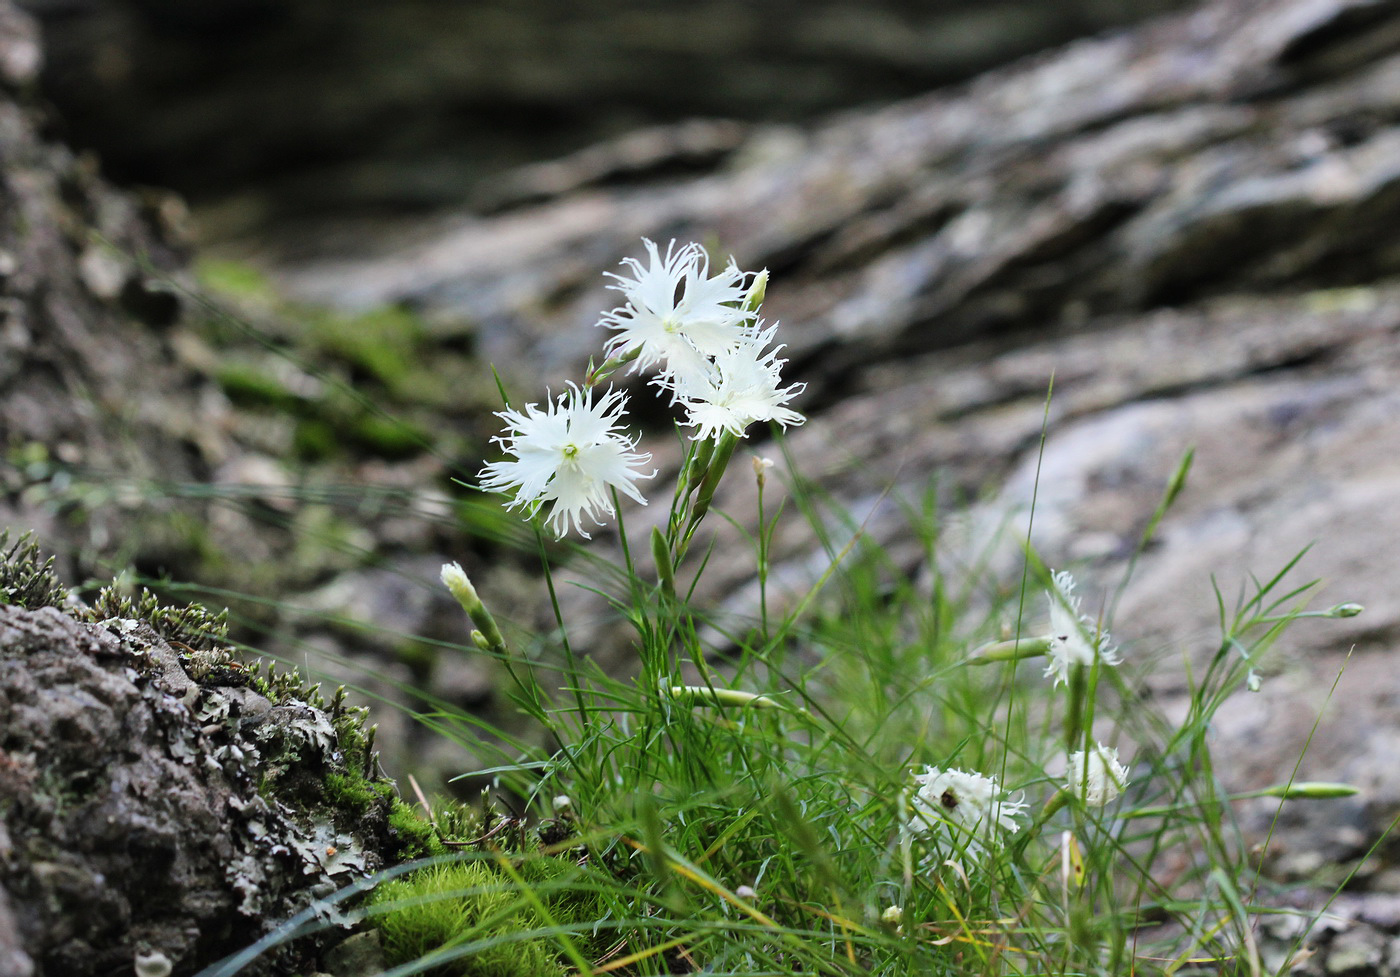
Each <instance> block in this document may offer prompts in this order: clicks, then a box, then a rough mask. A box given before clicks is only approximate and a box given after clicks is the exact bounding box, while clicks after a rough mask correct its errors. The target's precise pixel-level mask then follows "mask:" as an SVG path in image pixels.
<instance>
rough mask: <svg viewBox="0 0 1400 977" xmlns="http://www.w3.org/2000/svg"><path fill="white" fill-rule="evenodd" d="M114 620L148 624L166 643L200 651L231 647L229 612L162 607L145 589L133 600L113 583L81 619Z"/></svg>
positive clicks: (194, 606)
mask: <svg viewBox="0 0 1400 977" xmlns="http://www.w3.org/2000/svg"><path fill="white" fill-rule="evenodd" d="M112 618H134V619H136V620H138V621H145V622H146V623H147V624H149V625H150V626H151V627H153V628H155V630H156V633H158V634H159V635H160V636H161V637H162V638H164V639H165V640H166V641H178V642H180V643H181V644H184V645H188V646H189V647H190V648H192V649H195V650H197V651H215V650H220V649H225V650H226V646H227V644H228V610H227V609H224V610H222V611H220V612H219V613H217V614H216V613H214V612H213V611H211V610H209V608H207V607H205V606H204V605H202V604H186V605H184V606H183V607H180V606H177V605H174V604H162V603H161V602H160V598H159V597H158V596H157V595H156V594H154V593H152V592H151V591H149V590H147V589H146V588H144V587H142V588H141V593H140V595H139V596H137V597H131V596H129V595H127V594H125V593H123V592H122V588H121V587H120V586H119V585H118V584H117V583H116V582H115V581H114V582H113V583H112V584H110V585H108V586H106V587H103V588H102V589H101V590H99V591H98V592H97V597H96V598H95V599H94V600H93V601H92V604H91V606H90V607H89V608H87V610H86V611H85V612H84V613H83V614H82V617H81V619H83V620H87V621H107V620H111V619H112ZM225 657H227V656H225Z"/></svg>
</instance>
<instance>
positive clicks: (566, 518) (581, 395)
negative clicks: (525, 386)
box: [478, 384, 656, 539]
mask: <svg viewBox="0 0 1400 977" xmlns="http://www.w3.org/2000/svg"><path fill="white" fill-rule="evenodd" d="M625 405H626V397H625V396H624V395H623V394H622V393H621V392H620V391H616V390H609V391H608V392H607V393H606V394H604V395H603V397H602V398H601V399H600V400H598V401H596V402H595V401H594V400H593V391H592V390H586V391H585V390H580V389H579V388H578V387H576V386H574V385H573V384H570V385H569V389H568V390H567V391H565V392H564V393H562V394H560V395H559V398H558V400H557V401H556V400H552V401H550V402H548V403H547V404H546V405H545V409H544V410H540V409H539V407H538V406H537V405H535V404H527V405H526V407H525V410H524V411H523V412H521V411H516V410H509V409H507V410H503V411H499V412H498V413H497V415H496V416H497V417H500V418H501V419H502V420H504V421H505V422H506V424H507V428H506V431H505V432H504V433H503V434H501V435H500V436H499V437H497V438H495V439H494V440H496V441H498V442H499V443H500V444H501V447H503V448H504V449H505V450H506V452H507V454H512V455H514V456H515V457H514V458H508V459H506V460H504V461H498V462H492V463H491V464H489V465H487V466H486V467H485V468H483V469H482V470H481V474H480V475H479V476H478V477H479V478H480V480H481V487H482V488H483V489H486V490H487V491H493V492H504V493H508V494H509V493H513V494H514V496H515V497H514V499H512V500H511V503H510V505H509V506H508V508H511V509H514V508H516V507H517V506H519V507H523V508H524V509H526V511H528V512H529V513H530V514H531V515H534V514H535V513H536V512H538V511H539V509H540V507H541V506H542V505H543V504H544V503H546V502H549V503H553V507H552V508H551V509H550V513H549V517H548V520H547V524H548V525H549V527H550V529H551V530H553V532H554V533H555V535H556V536H559V537H560V538H562V537H563V536H564V534H565V533H567V532H568V531H569V530H570V529H571V528H572V529H576V530H577V531H578V533H579V535H581V536H583V537H584V538H585V539H587V538H588V533H587V532H586V531H585V530H584V528H583V517H584V516H587V517H588V518H589V519H591V520H593V522H594V523H596V524H597V525H599V526H601V525H603V521H602V518H601V517H602V516H605V515H612V514H613V505H612V498H611V491H610V490H612V489H617V490H618V491H619V492H621V493H622V494H623V495H626V496H627V497H628V498H631V499H635V500H636V501H638V502H641V503H643V504H645V503H646V499H645V498H643V497H642V493H641V491H640V490H639V489H638V488H637V485H636V480H637V479H639V478H651V477H652V476H653V475H655V474H656V472H654V471H653V472H650V473H643V472H641V471H640V468H639V466H641V465H644V464H646V463H647V462H648V461H649V460H650V459H651V455H650V454H646V453H639V452H635V451H633V450H632V449H633V448H634V447H635V445H636V438H635V437H634V438H628V436H627V435H625V434H623V433H622V432H621V431H620V430H618V428H617V424H618V422H619V421H620V420H621V418H622V415H623V413H625Z"/></svg>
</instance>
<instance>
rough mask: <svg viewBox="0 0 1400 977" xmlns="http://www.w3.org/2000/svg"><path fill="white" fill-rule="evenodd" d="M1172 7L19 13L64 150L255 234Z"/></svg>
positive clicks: (119, 0) (981, 63) (796, 107)
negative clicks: (256, 227) (615, 137)
mask: <svg viewBox="0 0 1400 977" xmlns="http://www.w3.org/2000/svg"><path fill="white" fill-rule="evenodd" d="M1173 5H1178V6H1179V5H1180V0H1175V2H1173V0H1137V2H1128V0H1060V2H1058V3H1056V4H1055V5H1054V6H1053V7H1049V6H1046V5H1045V4H1042V3H1037V2H1034V0H991V2H984V3H980V4H972V3H968V2H966V0H938V2H931V3H923V4H917V5H909V4H900V3H894V2H889V0H885V2H857V0H811V2H798V0H761V2H751V3H744V4H739V3H734V2H730V0H708V2H692V3H687V4H666V5H660V6H658V5H657V4H654V3H648V2H643V0H567V2H559V0H528V2H522V0H490V2H481V0H477V2H472V3H460V2H457V0H412V2H397V3H388V4H386V3H376V2H373V0H282V2H269V0H219V2H217V3H201V4H196V5H191V4H184V3H178V2H166V0H161V2H154V3H153V2H146V0H139V2H138V0H76V2H75V0H26V2H25V6H26V7H27V8H28V9H30V10H32V11H34V12H35V13H36V14H37V15H38V16H39V17H40V18H41V19H42V20H43V22H44V26H45V28H46V30H47V34H48V36H49V44H48V47H49V51H48V70H47V71H46V72H45V86H46V89H47V90H48V91H49V92H50V93H51V95H52V97H53V98H54V99H55V100H56V102H57V103H58V104H59V106H60V107H61V110H62V111H63V113H64V115H65V116H66V117H67V118H68V120H69V124H70V127H71V131H72V133H73V134H74V137H75V140H76V141H77V142H78V143H79V144H80V145H83V146H85V147H95V148H97V150H98V151H99V152H100V153H101V154H102V156H103V158H104V160H105V162H106V164H107V165H108V166H109V167H110V168H111V169H112V170H113V171H115V172H116V173H118V174H119V175H120V176H121V177H122V178H123V179H125V180H128V181H135V182H140V183H148V184H159V185H163V186H172V187H175V188H177V189H180V190H182V191H184V192H187V193H193V194H195V195H196V196H198V197H199V198H201V199H202V200H205V201H211V200H212V201H219V202H221V203H222V204H223V206H222V207H219V208H216V209H218V210H221V211H222V212H223V213H224V214H225V215H229V214H232V213H233V212H235V211H236V212H238V213H239V214H240V215H241V219H242V220H244V221H252V222H254V223H257V222H261V221H265V220H267V219H268V218H269V217H271V218H274V219H275V218H276V217H277V216H279V215H280V216H281V217H282V218H283V219H285V218H287V217H289V216H296V215H305V214H306V213H307V212H308V211H311V212H315V211H330V212H332V213H334V212H336V211H339V212H342V213H343V212H344V211H346V210H347V209H353V208H356V207H359V208H365V207H375V208H380V209H382V208H384V207H386V206H388V207H402V206H404V205H418V206H422V205H424V204H437V205H441V204H444V203H449V202H460V201H462V200H464V199H468V198H469V197H470V196H471V195H472V193H473V184H474V181H476V180H477V179H479V178H480V177H481V176H483V175H484V174H489V173H491V172H494V171H499V170H500V169H501V168H502V167H503V166H505V165H510V164H512V163H520V162H524V161H526V160H533V159H540V158H544V157H547V156H551V155H557V154H560V153H563V152H567V151H568V150H570V149H573V148H578V147H580V146H583V145H585V144H587V143H589V142H592V141H594V140H596V139H599V138H601V137H603V136H607V135H609V134H618V133H621V132H625V131H630V130H632V129H634V128H636V127H638V126H640V125H644V124H646V123H648V122H651V123H664V122H668V121H675V120H678V119H682V118H686V117H689V116H695V115H698V116H708V117H716V118H731V119H748V120H754V119H793V118H798V117H802V116H807V115H811V114H812V113H814V112H818V111H823V110H829V109H832V108H835V107H839V106H850V105H859V104H864V103H869V102H872V101H876V100H881V99H888V98H893V97H898V96H900V95H908V94H911V93H914V92H918V91H922V90H924V89H926V88H929V87H932V86H934V85H936V84H941V83H945V82H948V81H953V80H957V79H961V78H966V77H968V76H969V75H971V74H974V73H975V72H977V71H979V70H982V69H984V68H987V67H990V66H992V65H995V64H999V63H1003V62H1005V61H1007V60H1009V59H1011V58H1015V57H1018V56H1020V55H1023V54H1026V53H1028V52H1031V51H1034V50H1037V49H1040V48H1044V47H1046V46H1049V45H1053V44H1058V43H1063V42H1065V41H1067V40H1070V39H1071V38H1074V37H1077V36H1081V35H1083V34H1090V33H1093V32H1095V31H1098V30H1102V29H1104V28H1106V27H1109V26H1112V25H1115V24H1122V23H1126V22H1129V21H1131V20H1134V19H1137V18H1140V17H1142V16H1144V15H1147V14H1149V13H1152V12H1157V11H1161V10H1164V9H1168V8H1169V7H1170V6H1173ZM234 133H236V136H231V135H230V134H234ZM211 145H219V146H220V151H219V152H217V153H211V152H209V147H210V146H211ZM716 155H719V156H721V157H722V156H724V155H727V149H726V147H725V146H724V145H723V144H722V143H721V144H715V143H713V142H709V141H703V140H702V141H701V142H700V143H698V144H697V143H694V142H692V143H690V150H689V152H688V153H687V154H681V153H675V154H671V155H669V156H668V157H667V158H666V159H665V160H664V161H662V162H663V164H664V165H663V166H662V167H661V170H662V171H663V172H664V171H665V170H666V169H667V168H679V169H680V170H682V171H683V170H685V169H687V168H690V169H694V168H696V167H697V166H698V167H703V166H704V165H706V163H707V161H711V160H712V159H713V158H714V157H715V156H716ZM641 169H642V170H645V169H647V167H646V166H645V165H643V166H642V167H641ZM632 172H633V175H634V176H635V175H636V173H637V169H636V168H634V169H633V171H632ZM210 216H214V214H212V213H211V214H210Z"/></svg>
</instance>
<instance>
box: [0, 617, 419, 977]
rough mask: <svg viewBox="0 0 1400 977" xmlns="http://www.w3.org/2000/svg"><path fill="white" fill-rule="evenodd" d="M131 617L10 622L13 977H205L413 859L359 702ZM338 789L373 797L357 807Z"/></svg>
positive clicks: (1, 889)
mask: <svg viewBox="0 0 1400 977" xmlns="http://www.w3.org/2000/svg"><path fill="white" fill-rule="evenodd" d="M98 603H99V604H101V602H100V601H99V602H98ZM138 603H139V602H138ZM113 609H115V608H113ZM127 610H135V611H137V612H138V613H140V614H141V615H142V616H132V617H126V616H115V617H110V618H105V619H101V620H79V619H78V616H83V617H88V618H94V617H100V614H98V613H94V610H93V609H91V608H89V609H82V608H79V609H77V616H75V615H74V614H73V613H69V612H66V611H63V610H59V609H58V608H55V607H43V608H39V609H37V610H30V609H26V608H21V607H16V606H9V605H3V604H0V957H3V955H4V954H5V953H10V954H11V955H12V957H11V962H10V964H9V965H8V966H9V968H10V969H8V970H4V972H5V973H7V974H8V973H20V974H24V973H32V974H34V975H38V977H42V975H46V974H47V975H59V974H61V975H74V977H84V975H89V974H91V975H97V974H107V973H118V972H130V968H131V966H132V960H133V959H134V956H135V954H136V953H138V952H142V953H153V952H158V953H160V954H163V955H164V956H165V957H166V958H168V959H169V960H170V961H171V962H172V963H173V964H174V971H175V972H176V973H187V972H193V970H195V969H198V967H199V966H200V965H202V964H204V963H208V962H210V961H211V960H212V959H215V958H217V957H219V956H222V955H224V954H225V953H228V952H231V951H232V950H235V949H238V948H240V947H242V946H244V945H246V944H247V943H250V942H252V941H253V940H254V939H256V938H257V937H258V936H259V935H261V933H262V932H263V931H264V930H265V928H267V927H268V926H270V925H272V924H275V923H276V922H277V921H279V920H281V919H284V918H286V917H287V916H289V915H291V914H292V913H294V912H296V911H298V910H299V909H301V908H303V907H304V906H306V905H307V904H308V903H309V902H310V901H311V900H312V899H314V898H316V897H318V896H323V895H326V894H329V893H330V892H332V891H334V890H335V889H337V888H339V887H341V886H343V885H344V884H346V883H348V882H350V881H352V880H354V879H356V878H359V877H362V876H364V875H365V874H368V873H369V872H372V871H374V870H376V869H378V868H380V867H382V866H383V865H384V864H385V863H386V861H390V860H392V859H393V858H394V857H395V855H396V853H397V851H398V850H399V849H400V848H401V847H403V845H402V843H401V841H400V840H397V839H396V837H395V829H393V828H391V827H390V818H389V815H390V813H391V811H392V808H393V805H394V803H395V800H394V793H393V788H392V785H391V784H389V783H388V782H385V781H381V780H376V779H374V778H372V777H366V776H365V770H366V768H367V767H369V766H371V765H372V754H371V752H370V743H369V740H368V735H367V734H366V732H365V731H364V730H363V728H362V717H361V716H360V715H358V714H356V713H355V712H353V711H352V710H348V709H346V708H345V707H344V703H343V699H342V697H340V696H337V697H336V698H335V699H334V700H333V701H332V702H331V703H329V704H328V703H326V702H324V701H323V700H322V699H321V698H320V696H319V695H318V694H317V693H316V692H315V691H314V690H311V689H308V688H306V687H304V685H302V683H300V682H299V681H297V680H295V679H293V678H292V677H291V676H286V675H282V676H275V677H271V678H269V677H268V676H266V675H263V674H258V673H256V672H253V671H252V670H245V669H242V668H241V667H240V666H239V665H238V663H237V662H236V661H235V660H234V659H233V658H232V657H231V654H230V653H229V651H228V650H227V649H220V648H218V647H215V646H214V645H213V644H212V643H209V642H204V643H203V644H205V645H206V646H205V647H204V648H202V649H195V648H194V647H192V644H191V643H190V642H187V641H184V640H182V639H181V638H172V640H167V639H166V638H165V637H162V636H161V634H160V633H158V631H157V627H159V626H160V625H161V623H162V622H164V623H165V624H167V625H168V624H169V623H170V621H171V620H172V613H166V614H163V615H162V614H161V613H153V612H152V609H151V608H149V607H137V608H134V609H133V608H127ZM159 610H164V611H166V612H170V611H171V609H168V608H166V609H159V608H157V611H159ZM174 617H177V618H178V617H179V615H178V614H175V615H174ZM187 619H189V620H193V619H194V618H188V617H187ZM153 621H154V622H155V626H153V623H152V622H153ZM200 622H201V623H207V622H204V620H203V619H200ZM189 636H190V635H188V634H185V637H189ZM219 637H222V635H221V634H220V635H219ZM172 641H173V642H175V643H174V644H172ZM180 646H183V647H180ZM328 783H334V784H344V783H352V784H355V785H359V786H360V788H361V789H360V790H359V793H358V794H357V795H356V797H355V801H356V802H355V803H354V804H346V803H345V793H344V790H343V789H341V790H331V789H329V788H328V787H327V784H328ZM7 917H8V918H9V919H8V922H9V923H10V925H9V927H8V928H9V929H11V930H13V932H14V934H15V937H14V938H13V940H7V939H6V933H5V931H6V929H7V925H6V924H7ZM12 942H13V943H14V945H13V946H10V945H9V944H10V943H12ZM312 950H314V948H309V947H307V948H301V949H297V948H293V949H291V950H289V951H286V953H287V954H288V956H287V957H286V958H284V959H282V960H280V961H278V962H277V964H276V965H278V966H283V967H285V966H297V965H299V964H300V963H301V962H303V961H299V960H297V959H296V958H295V955H296V954H298V953H301V954H305V953H308V952H311V951H312ZM0 969H3V968H0Z"/></svg>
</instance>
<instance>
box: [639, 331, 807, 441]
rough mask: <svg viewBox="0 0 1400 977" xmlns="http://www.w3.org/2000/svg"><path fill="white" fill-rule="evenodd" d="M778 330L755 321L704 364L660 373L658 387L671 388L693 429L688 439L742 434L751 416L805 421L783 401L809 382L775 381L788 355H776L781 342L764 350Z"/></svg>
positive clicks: (786, 422) (753, 419) (785, 423)
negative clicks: (682, 372)
mask: <svg viewBox="0 0 1400 977" xmlns="http://www.w3.org/2000/svg"><path fill="white" fill-rule="evenodd" d="M777 329H778V327H777V326H770V327H769V328H767V329H761V328H759V327H757V326H755V327H754V328H753V329H750V330H748V331H746V332H745V333H744V334H743V336H742V338H740V339H739V341H738V342H736V343H735V344H734V345H732V346H729V347H728V348H725V349H721V350H720V351H718V352H717V353H715V356H714V361H713V362H712V363H710V364H708V365H707V366H706V367H705V368H703V369H700V370H697V371H695V372H692V373H688V374H685V375H684V376H680V375H676V376H675V377H670V378H663V380H662V386H664V387H667V388H669V389H671V390H672V391H673V392H674V393H675V397H676V400H677V401H679V402H680V404H681V406H683V407H684V408H685V410H686V415H687V420H686V423H687V424H689V425H690V426H692V427H694V428H695V429H696V430H695V433H694V434H693V435H691V437H692V439H694V440H696V441H704V440H708V439H710V438H713V437H715V436H716V435H718V434H719V432H720V431H729V432H730V433H732V434H734V435H736V436H738V437H743V436H744V431H745V430H746V429H747V428H748V426H749V425H750V424H753V423H754V422H755V421H777V422H778V423H779V424H781V425H783V426H784V427H786V426H787V425H789V424H801V423H802V422H803V421H804V420H805V418H804V417H803V416H802V415H801V414H799V413H798V412H797V411H795V410H793V409H791V408H790V407H784V406H783V405H784V404H786V403H787V402H788V401H789V400H791V399H792V398H793V397H796V396H797V395H798V394H800V393H801V392H802V391H803V390H805V389H806V387H807V385H806V384H805V383H795V384H793V385H792V386H790V387H780V386H779V384H780V382H781V378H780V377H779V373H780V372H781V370H782V365H783V364H784V363H786V362H787V360H780V359H778V353H779V351H780V350H781V349H782V347H781V346H778V347H775V348H773V349H771V350H767V347H768V345H769V344H770V343H772V342H773V335H774V333H776V332H777ZM765 350H767V351H766V352H765Z"/></svg>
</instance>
